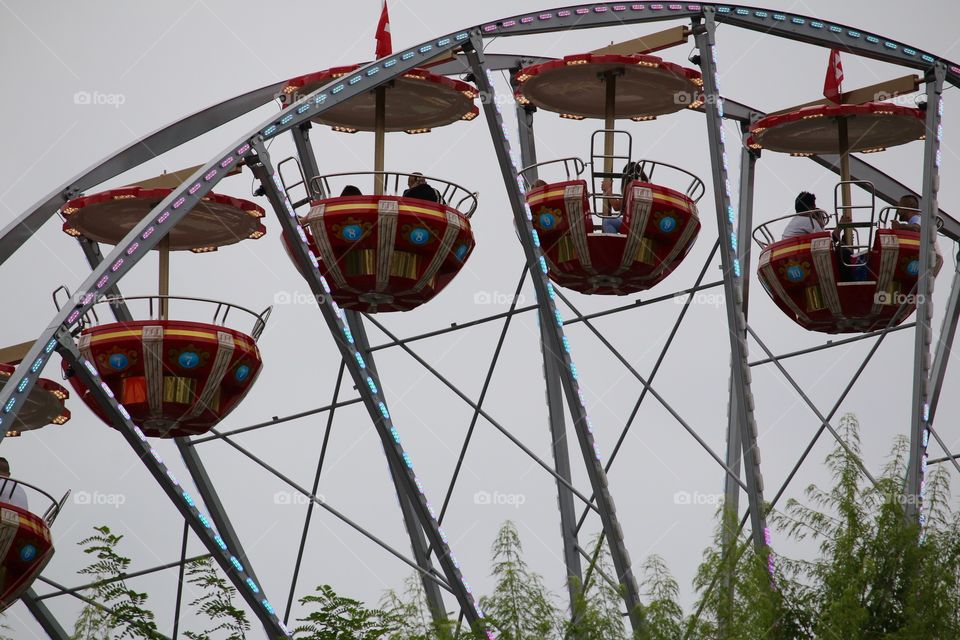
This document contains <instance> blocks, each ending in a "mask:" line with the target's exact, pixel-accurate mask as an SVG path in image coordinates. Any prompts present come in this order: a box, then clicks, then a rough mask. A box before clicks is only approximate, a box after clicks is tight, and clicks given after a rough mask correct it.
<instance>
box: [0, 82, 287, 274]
mask: <svg viewBox="0 0 960 640" xmlns="http://www.w3.org/2000/svg"><path fill="white" fill-rule="evenodd" d="M284 84H286V83H285V82H281V83H279V84H271V85H267V86H265V87H260V88H259V89H254V90H253V91H250V92H248V93H244V94H243V95H240V96H237V97H234V98H230V99H229V100H225V101H223V102H221V103H219V104H215V105H213V106H212V107H207V108H206V109H202V110H200V111H197V112H196V113H194V114H192V115H189V116H187V117H186V118H183V119H182V120H178V121H176V122H173V123H171V124H168V125H167V126H165V127H162V128H160V129H157V130H156V131H154V132H153V133H151V134H148V135H146V136H144V137H142V138H140V139H139V140H136V141H134V142H131V143H130V144H128V145H127V146H126V147H124V148H123V149H121V150H120V151H117V152H116V153H114V154H113V155H111V156H109V157H108V158H105V159H104V160H101V161H99V162H97V163H96V164H94V165H93V166H91V167H90V168H88V169H86V170H84V171H83V172H81V173H79V174H77V175H75V176H74V177H73V178H71V179H70V180H68V181H67V182H65V183H63V184H62V185H60V186H59V187H57V188H56V189H55V190H54V191H53V192H51V193H50V194H49V195H47V196H46V197H45V198H43V199H42V200H40V201H39V202H36V203H35V204H34V205H33V206H32V207H31V208H30V209H28V210H27V211H26V212H25V213H23V214H22V215H21V216H20V217H18V218H17V219H16V220H14V221H13V222H11V223H10V224H8V225H7V226H5V227H4V228H3V230H2V231H0V265H2V264H3V263H4V262H5V261H6V260H7V258H9V257H10V256H11V255H13V254H14V252H16V250H17V249H19V248H20V247H21V246H23V244H24V243H25V242H26V241H27V240H29V239H30V237H31V236H32V235H33V234H34V233H35V232H36V231H37V229H39V228H40V227H41V226H43V224H44V223H45V222H46V221H47V220H49V219H50V218H51V216H53V214H54V213H56V211H57V210H58V209H59V208H60V207H61V206H62V205H63V204H64V203H65V202H66V201H67V200H69V199H70V198H73V197H75V196H77V195H79V194H80V193H82V192H83V191H86V190H87V189H89V188H91V187H94V186H96V185H98V184H100V183H102V182H105V181H107V180H109V179H111V178H113V177H116V176H118V175H120V174H121V173H123V172H124V171H127V170H129V169H133V168H134V167H138V166H140V165H141V164H143V163H144V162H146V161H148V160H152V159H153V158H155V157H157V156H159V155H161V154H164V153H166V152H167V151H170V150H171V149H174V148H176V147H179V146H180V145H182V144H184V143H185V142H189V141H190V140H193V139H194V138H196V137H197V136H199V135H201V134H203V133H206V132H208V131H210V130H212V129H216V128H217V127H219V126H220V125H222V124H226V123H227V122H230V121H231V120H234V119H235V118H238V117H240V116H242V115H245V114H247V113H249V112H250V111H253V110H254V109H257V108H258V107H262V106H263V105H265V104H267V103H269V102H270V100H271V99H273V96H274V95H276V94H277V92H279V91H280V90H281V89H283V86H284Z"/></svg>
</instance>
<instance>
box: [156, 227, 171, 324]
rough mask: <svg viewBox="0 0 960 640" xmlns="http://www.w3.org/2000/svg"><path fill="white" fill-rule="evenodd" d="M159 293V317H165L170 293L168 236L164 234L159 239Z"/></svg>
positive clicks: (163, 318) (162, 318)
mask: <svg viewBox="0 0 960 640" xmlns="http://www.w3.org/2000/svg"><path fill="white" fill-rule="evenodd" d="M158 293H159V294H160V319H161V320H166V319H167V312H168V311H169V309H168V300H167V296H169V295H170V236H169V235H166V236H164V237H163V239H162V240H161V241H160V282H159V286H158Z"/></svg>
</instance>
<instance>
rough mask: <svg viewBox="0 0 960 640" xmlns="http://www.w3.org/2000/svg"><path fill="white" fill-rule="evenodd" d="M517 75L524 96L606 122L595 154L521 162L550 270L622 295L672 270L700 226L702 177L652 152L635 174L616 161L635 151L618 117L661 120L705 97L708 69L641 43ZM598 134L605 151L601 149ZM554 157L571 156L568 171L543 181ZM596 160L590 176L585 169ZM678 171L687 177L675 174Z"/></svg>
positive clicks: (571, 283) (579, 285) (559, 278)
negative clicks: (649, 50)
mask: <svg viewBox="0 0 960 640" xmlns="http://www.w3.org/2000/svg"><path fill="white" fill-rule="evenodd" d="M516 82H517V88H516V92H515V95H516V97H517V99H518V100H519V101H520V102H521V103H523V104H532V105H535V106H537V107H538V108H542V109H545V110H548V111H553V112H556V113H559V114H560V115H561V117H564V118H570V119H577V120H582V119H584V118H603V119H605V122H606V125H605V127H606V128H605V129H603V130H601V131H597V132H595V133H594V135H593V138H592V139H591V162H590V163H589V164H586V163H584V162H582V161H581V160H579V159H577V158H566V159H562V160H554V161H551V162H544V163H539V164H536V165H533V166H530V167H526V168H525V169H524V170H523V171H522V172H521V174H522V175H523V176H524V178H525V179H526V181H527V182H528V184H530V188H529V189H528V190H527V204H528V205H529V206H530V212H531V215H532V217H533V225H534V228H535V229H536V230H537V234H538V235H539V237H540V242H541V245H542V247H543V249H544V252H545V254H546V259H547V261H548V263H549V266H550V278H551V279H552V280H553V281H554V282H556V283H557V284H559V285H561V286H563V287H567V288H570V289H574V290H576V291H580V292H582V293H595V294H616V295H625V294H630V293H636V292H638V291H643V290H646V289H649V288H650V287H652V286H654V285H656V284H657V283H658V282H660V281H661V280H663V279H664V278H666V277H667V276H668V275H669V274H670V273H671V272H672V271H673V270H674V269H675V268H676V267H677V266H678V265H679V264H680V262H682V261H683V259H684V257H685V256H686V255H687V254H688V253H689V251H690V249H691V248H692V247H693V243H694V242H695V241H696V238H697V235H698V233H699V231H700V220H699V217H698V214H697V206H696V202H697V200H699V199H700V197H702V195H703V193H704V187H703V183H702V182H701V181H700V180H699V178H697V177H696V176H693V175H692V174H689V173H688V172H686V171H684V170H683V169H680V168H678V167H674V166H672V165H668V164H665V163H662V162H655V161H652V160H640V161H639V162H637V163H636V165H634V166H635V167H636V169H635V170H634V173H633V175H632V176H626V177H625V174H624V173H623V172H621V171H617V170H615V169H619V167H616V168H615V167H614V162H615V161H620V162H631V161H632V160H633V159H632V137H631V136H630V134H628V133H627V132H625V131H617V130H614V128H613V127H614V124H615V120H616V119H618V118H620V119H623V118H630V119H633V120H635V121H644V120H653V119H655V118H656V117H657V116H661V115H665V114H669V113H674V112H676V111H679V110H681V109H684V108H687V107H696V106H699V104H700V102H701V98H700V92H701V85H702V81H701V78H700V73H699V72H698V71H696V70H694V69H687V68H684V67H681V66H679V65H675V64H673V63H670V62H666V61H664V60H662V59H661V58H658V57H655V56H651V55H644V54H642V53H641V54H634V55H621V54H619V53H603V52H596V53H587V54H578V55H571V56H566V57H564V58H563V59H561V60H552V61H549V62H545V63H542V64H537V65H533V66H531V67H527V68H524V69H521V70H520V71H519V72H518V73H517V75H516ZM598 137H602V140H603V150H602V151H598V150H597V145H596V142H597V140H598ZM617 140H625V141H626V144H627V150H626V153H623V152H622V149H621V153H619V154H618V153H617V150H616V143H617ZM621 147H622V145H621ZM554 163H563V166H564V169H565V172H566V180H564V181H560V182H556V181H554V182H551V183H549V184H543V185H538V184H537V183H536V182H535V180H534V178H535V177H536V175H537V173H538V172H539V170H540V169H541V168H545V167H546V166H547V165H550V164H554ZM588 166H589V168H590V180H589V183H588V181H587V180H585V179H580V176H581V175H582V174H583V172H584V169H585V168H587V167H588ZM628 166H629V165H628ZM624 171H626V169H624ZM664 174H667V175H664ZM677 176H680V180H679V181H677V180H672V181H671V178H676V177H677ZM631 177H632V178H634V179H632V180H631ZM663 178H666V179H667V180H666V181H667V182H671V183H672V186H666V184H664V181H663V180H662V179H663ZM614 180H616V181H617V182H618V183H619V182H620V181H623V182H625V183H626V184H624V186H623V189H622V190H621V191H619V192H618V191H616V190H615V189H616V187H615V186H614ZM605 181H609V183H607V184H605ZM680 185H683V186H682V187H681V188H673V187H674V186H680ZM616 186H617V187H619V184H618V185H616ZM618 209H619V210H618Z"/></svg>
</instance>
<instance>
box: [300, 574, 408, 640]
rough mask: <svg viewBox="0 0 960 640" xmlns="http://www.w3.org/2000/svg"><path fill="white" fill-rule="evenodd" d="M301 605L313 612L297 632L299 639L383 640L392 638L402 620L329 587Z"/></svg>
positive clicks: (320, 587)
mask: <svg viewBox="0 0 960 640" xmlns="http://www.w3.org/2000/svg"><path fill="white" fill-rule="evenodd" d="M300 604H302V605H304V606H307V605H311V606H312V607H313V610H312V611H310V612H309V613H308V614H307V616H306V617H304V618H298V619H297V622H301V623H303V624H301V625H300V626H298V627H297V628H296V629H295V630H294V637H295V638H296V639H297V640H382V639H384V638H389V637H391V635H390V634H394V633H396V632H397V631H398V630H399V629H400V628H401V626H402V624H403V619H402V618H401V617H400V616H399V615H397V614H396V613H393V612H391V611H386V610H384V609H367V608H366V607H364V606H363V603H362V602H360V601H359V600H353V599H351V598H345V597H343V596H340V595H338V594H337V593H336V592H335V591H334V590H333V588H332V587H331V586H330V585H321V586H319V587H317V592H316V594H313V595H309V596H304V597H303V598H301V599H300Z"/></svg>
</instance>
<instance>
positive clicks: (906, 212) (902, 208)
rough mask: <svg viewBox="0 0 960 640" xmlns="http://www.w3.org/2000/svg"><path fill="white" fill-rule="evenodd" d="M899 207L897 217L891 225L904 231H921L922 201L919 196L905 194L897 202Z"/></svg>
mask: <svg viewBox="0 0 960 640" xmlns="http://www.w3.org/2000/svg"><path fill="white" fill-rule="evenodd" d="M897 207H898V209H897V219H896V220H894V221H893V222H891V223H890V226H891V227H892V228H894V229H902V230H904V231H920V201H919V200H917V196H913V195H909V194H908V195H905V196H903V197H902V198H900V201H899V202H897Z"/></svg>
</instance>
